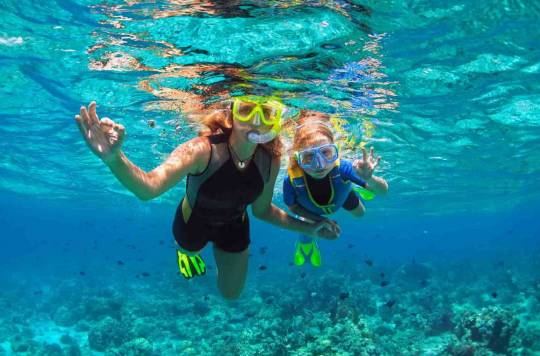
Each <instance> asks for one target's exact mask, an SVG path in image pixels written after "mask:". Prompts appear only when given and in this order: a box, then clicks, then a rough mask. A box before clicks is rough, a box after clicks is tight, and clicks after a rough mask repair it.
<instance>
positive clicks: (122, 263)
mask: <svg viewBox="0 0 540 356" xmlns="http://www.w3.org/2000/svg"><path fill="white" fill-rule="evenodd" d="M116 264H117V265H119V266H123V265H124V261H122V260H118V261H116Z"/></svg>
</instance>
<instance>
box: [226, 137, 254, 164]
mask: <svg viewBox="0 0 540 356" xmlns="http://www.w3.org/2000/svg"><path fill="white" fill-rule="evenodd" d="M227 145H228V146H229V152H231V153H232V156H233V158H234V160H235V161H236V162H237V165H238V168H240V169H244V168H246V164H247V163H248V162H249V161H250V160H251V158H252V157H253V155H254V154H255V152H253V153H252V154H251V155H250V156H249V157H248V158H246V159H245V160H241V159H240V158H239V157H238V155H237V154H236V152H235V151H234V148H233V147H232V146H231V145H230V144H229V143H227Z"/></svg>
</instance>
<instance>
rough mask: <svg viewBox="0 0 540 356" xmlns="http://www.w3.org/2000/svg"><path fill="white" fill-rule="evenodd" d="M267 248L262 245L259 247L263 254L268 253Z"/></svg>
mask: <svg viewBox="0 0 540 356" xmlns="http://www.w3.org/2000/svg"><path fill="white" fill-rule="evenodd" d="M266 250H268V247H266V246H263V247H261V248H260V249H259V253H260V254H261V255H264V254H265V253H266Z"/></svg>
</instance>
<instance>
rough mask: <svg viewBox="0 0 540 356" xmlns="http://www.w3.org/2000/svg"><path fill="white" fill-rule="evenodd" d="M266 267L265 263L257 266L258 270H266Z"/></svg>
mask: <svg viewBox="0 0 540 356" xmlns="http://www.w3.org/2000/svg"><path fill="white" fill-rule="evenodd" d="M267 268H268V267H266V266H265V265H260V266H259V271H264V270H266V269H267Z"/></svg>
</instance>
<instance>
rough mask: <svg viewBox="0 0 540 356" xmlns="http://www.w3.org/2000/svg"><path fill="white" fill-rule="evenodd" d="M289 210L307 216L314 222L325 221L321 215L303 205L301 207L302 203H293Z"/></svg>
mask: <svg viewBox="0 0 540 356" xmlns="http://www.w3.org/2000/svg"><path fill="white" fill-rule="evenodd" d="M289 210H290V211H291V212H292V213H294V214H296V215H299V216H301V217H303V218H306V219H308V220H311V221H313V222H319V221H323V220H324V217H322V216H319V215H317V214H313V213H311V212H309V211H307V210H306V209H304V208H303V207H301V206H300V205H298V204H295V205H291V206H289Z"/></svg>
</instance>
